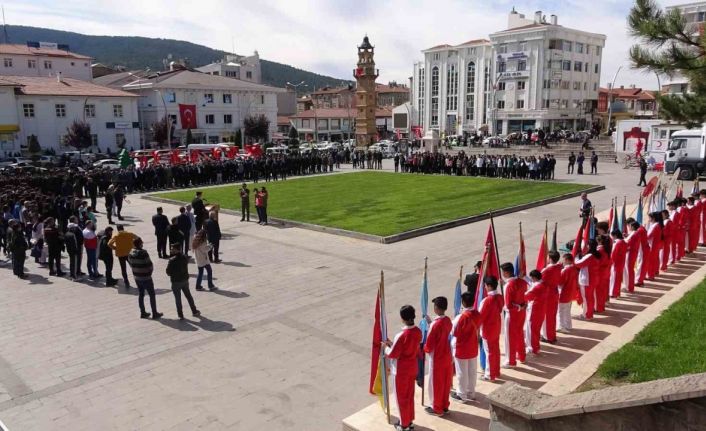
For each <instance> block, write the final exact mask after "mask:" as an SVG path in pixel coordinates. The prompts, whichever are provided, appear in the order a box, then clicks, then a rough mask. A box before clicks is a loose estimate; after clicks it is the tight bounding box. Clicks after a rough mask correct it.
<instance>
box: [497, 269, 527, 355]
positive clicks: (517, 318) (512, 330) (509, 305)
mask: <svg viewBox="0 0 706 431" xmlns="http://www.w3.org/2000/svg"><path fill="white" fill-rule="evenodd" d="M500 271H501V272H502V276H503V278H504V279H505V310H506V312H507V313H506V314H505V346H506V351H505V354H506V355H507V360H506V361H505V363H504V364H503V367H505V368H510V367H514V366H516V365H517V360H518V359H519V360H520V362H523V363H524V362H525V360H526V358H527V357H526V352H525V339H524V334H523V332H524V327H525V317H526V309H527V303H526V302H525V292H526V291H527V281H525V280H524V278H519V277H515V267H514V266H513V265H512V264H511V263H510V262H506V263H503V264H502V265H501V266H500Z"/></svg>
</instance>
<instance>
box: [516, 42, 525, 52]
mask: <svg viewBox="0 0 706 431" xmlns="http://www.w3.org/2000/svg"><path fill="white" fill-rule="evenodd" d="M517 49H518V51H527V42H520V43H518V44H517Z"/></svg>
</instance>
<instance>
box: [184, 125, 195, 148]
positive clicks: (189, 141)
mask: <svg viewBox="0 0 706 431" xmlns="http://www.w3.org/2000/svg"><path fill="white" fill-rule="evenodd" d="M193 143H194V137H193V135H192V134H191V129H186V146H187V147H188V146H189V145H191V144H193Z"/></svg>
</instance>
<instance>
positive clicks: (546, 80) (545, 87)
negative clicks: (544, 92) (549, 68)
mask: <svg viewBox="0 0 706 431" xmlns="http://www.w3.org/2000/svg"><path fill="white" fill-rule="evenodd" d="M550 82H551V81H550V80H548V79H545V80H544V85H543V86H542V88H544V89H547V88H549V83H550Z"/></svg>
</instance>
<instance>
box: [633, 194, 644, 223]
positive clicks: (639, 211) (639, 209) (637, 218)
mask: <svg viewBox="0 0 706 431" xmlns="http://www.w3.org/2000/svg"><path fill="white" fill-rule="evenodd" d="M635 221H636V222H637V223H638V224H639V225H642V196H640V200H639V201H638V202H637V214H636V215H635Z"/></svg>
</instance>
